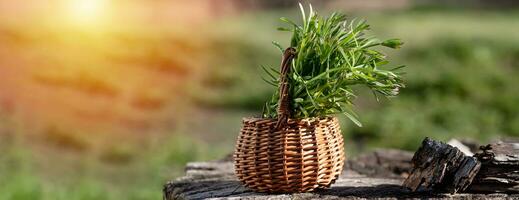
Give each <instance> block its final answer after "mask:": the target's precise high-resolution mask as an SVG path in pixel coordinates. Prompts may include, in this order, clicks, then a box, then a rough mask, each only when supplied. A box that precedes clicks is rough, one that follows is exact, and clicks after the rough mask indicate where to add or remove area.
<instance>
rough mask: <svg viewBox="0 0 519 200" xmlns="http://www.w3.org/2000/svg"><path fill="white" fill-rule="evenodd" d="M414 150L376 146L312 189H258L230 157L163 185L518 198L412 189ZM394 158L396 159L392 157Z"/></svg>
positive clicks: (336, 194) (183, 189)
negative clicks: (244, 181) (240, 176)
mask: <svg viewBox="0 0 519 200" xmlns="http://www.w3.org/2000/svg"><path fill="white" fill-rule="evenodd" d="M412 155H413V154H412V153H411V152H405V151H400V150H377V151H375V152H372V153H368V154H364V155H361V156H359V157H357V158H356V159H353V160H348V161H347V163H346V167H345V170H344V171H343V173H342V174H341V176H340V178H339V179H338V180H337V181H336V182H335V183H334V184H333V185H332V186H331V188H329V189H324V190H318V191H315V192H311V193H295V194H266V193H256V192H253V191H251V190H249V189H247V188H245V187H243V186H242V185H241V184H240V182H239V181H238V180H237V179H236V178H235V175H234V169H233V164H232V162H231V161H230V160H223V161H214V162H193V163H188V164H187V166H186V174H185V176H183V177H180V178H177V179H176V180H173V181H170V182H168V183H167V184H166V185H165V186H164V190H163V192H164V193H163V194H164V200H173V199H272V200H277V199H373V198H376V199H424V198H432V199H519V194H504V193H493V194H468V193H461V194H455V195H451V194H448V193H431V192H430V191H421V190H418V191H416V192H411V191H410V190H408V189H406V188H404V187H402V186H401V185H402V183H403V181H404V177H406V176H407V175H408V173H409V172H410V171H411V170H412V167H411V166H412V165H411V158H412ZM391 158H394V159H391Z"/></svg>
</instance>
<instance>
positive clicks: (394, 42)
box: [382, 39, 404, 49]
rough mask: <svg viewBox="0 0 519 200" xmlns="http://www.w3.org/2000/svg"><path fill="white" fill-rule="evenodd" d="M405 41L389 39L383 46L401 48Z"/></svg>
mask: <svg viewBox="0 0 519 200" xmlns="http://www.w3.org/2000/svg"><path fill="white" fill-rule="evenodd" d="M402 45H404V43H403V42H402V41H400V39H389V40H386V41H384V42H382V46H385V47H389V48H393V49H399V48H400V47H402Z"/></svg>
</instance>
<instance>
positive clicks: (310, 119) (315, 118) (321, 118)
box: [242, 116, 337, 123]
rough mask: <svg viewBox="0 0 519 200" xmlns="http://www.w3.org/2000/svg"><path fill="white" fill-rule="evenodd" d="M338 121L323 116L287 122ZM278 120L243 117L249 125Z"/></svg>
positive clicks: (292, 119)
mask: <svg viewBox="0 0 519 200" xmlns="http://www.w3.org/2000/svg"><path fill="white" fill-rule="evenodd" d="M332 119H337V117H335V116H321V117H305V118H288V119H287V122H290V123H293V122H311V121H320V120H332ZM277 120H278V119H277V118H265V117H243V118H242V121H243V122H247V123H254V122H259V121H264V122H277Z"/></svg>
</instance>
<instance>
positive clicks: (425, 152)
mask: <svg viewBox="0 0 519 200" xmlns="http://www.w3.org/2000/svg"><path fill="white" fill-rule="evenodd" d="M412 163H413V170H412V172H411V174H410V175H409V177H408V178H407V179H406V180H405V181H404V184H403V186H404V187H407V188H409V189H411V190H412V191H417V190H418V189H419V188H423V189H424V190H436V191H448V192H450V193H456V192H458V191H463V190H464V189H466V188H467V187H468V186H469V185H470V183H471V182H472V179H473V178H474V177H475V176H476V174H477V172H478V171H479V168H480V166H481V164H480V162H479V161H478V160H476V159H475V158H473V157H470V156H465V155H464V154H463V153H462V152H461V151H460V150H459V149H457V148H455V147H453V146H451V145H448V144H445V143H443V142H439V141H435V140H431V139H429V138H425V139H424V140H423V142H422V146H421V147H420V148H419V149H418V150H417V151H416V152H415V154H414V156H413V159H412Z"/></svg>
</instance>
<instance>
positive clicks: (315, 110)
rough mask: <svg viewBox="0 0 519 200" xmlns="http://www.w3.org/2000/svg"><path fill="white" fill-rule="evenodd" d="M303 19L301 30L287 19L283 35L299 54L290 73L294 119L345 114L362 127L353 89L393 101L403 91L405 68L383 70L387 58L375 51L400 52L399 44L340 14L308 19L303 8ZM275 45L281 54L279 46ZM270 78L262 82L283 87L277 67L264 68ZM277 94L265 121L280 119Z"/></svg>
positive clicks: (312, 15) (268, 105)
mask: <svg viewBox="0 0 519 200" xmlns="http://www.w3.org/2000/svg"><path fill="white" fill-rule="evenodd" d="M300 8H301V13H302V15H303V22H302V24H301V25H299V24H296V23H294V22H293V21H291V20H288V19H286V18H281V20H282V21H283V22H286V23H287V24H288V25H289V27H288V28H279V30H281V31H287V32H291V33H292V40H291V43H290V46H291V47H292V48H294V49H295V51H296V53H295V57H294V58H293V60H292V62H291V66H290V68H291V69H290V70H289V72H288V74H287V77H286V79H287V80H286V81H287V83H288V86H289V89H288V96H290V102H289V110H290V111H291V117H293V118H308V117H320V116H328V115H332V114H338V113H342V114H345V115H346V116H347V117H348V118H349V119H351V120H352V121H353V122H354V123H355V124H357V125H358V126H361V123H360V122H359V120H358V119H357V115H356V114H355V113H354V112H353V110H352V106H353V104H352V100H353V99H354V98H355V97H356V96H355V92H354V91H353V90H352V86H354V85H364V86H367V87H368V88H370V89H371V90H372V91H373V94H375V97H376V98H378V97H377V95H382V96H385V97H392V96H395V95H397V94H398V92H399V88H402V87H404V84H403V83H402V78H401V76H400V75H401V73H398V72H396V71H397V70H398V69H400V68H402V67H403V66H399V67H393V68H392V69H383V68H382V67H386V66H387V64H388V63H389V62H388V60H387V59H386V56H385V55H384V54H382V53H381V52H380V51H378V50H377V49H376V47H379V46H383V47H389V48H394V49H396V48H399V47H400V46H401V45H402V44H403V43H402V42H401V41H400V40H399V39H389V40H385V41H381V40H379V39H377V38H375V37H369V36H367V35H366V34H365V33H366V31H367V30H369V25H368V24H366V22H365V21H362V20H347V19H346V16H345V15H343V14H340V13H333V14H331V15H330V16H329V17H322V16H319V15H318V14H317V13H316V12H314V11H313V10H312V7H311V6H310V12H309V13H308V14H307V13H305V10H304V9H303V7H302V6H301V5H300ZM274 44H275V45H276V46H277V47H278V48H279V49H280V50H282V51H283V48H282V47H281V45H279V44H278V43H276V42H274ZM263 69H264V70H265V71H266V72H267V74H268V77H266V78H264V80H265V81H266V82H267V83H269V84H271V85H273V86H275V87H279V83H280V78H279V77H280V72H279V70H277V69H276V68H272V67H263ZM279 96H280V95H279V91H277V92H276V93H275V94H274V95H273V96H272V98H271V99H270V101H268V102H266V104H265V107H264V109H263V117H266V118H276V117H277V108H278V106H279V105H278V104H279Z"/></svg>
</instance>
